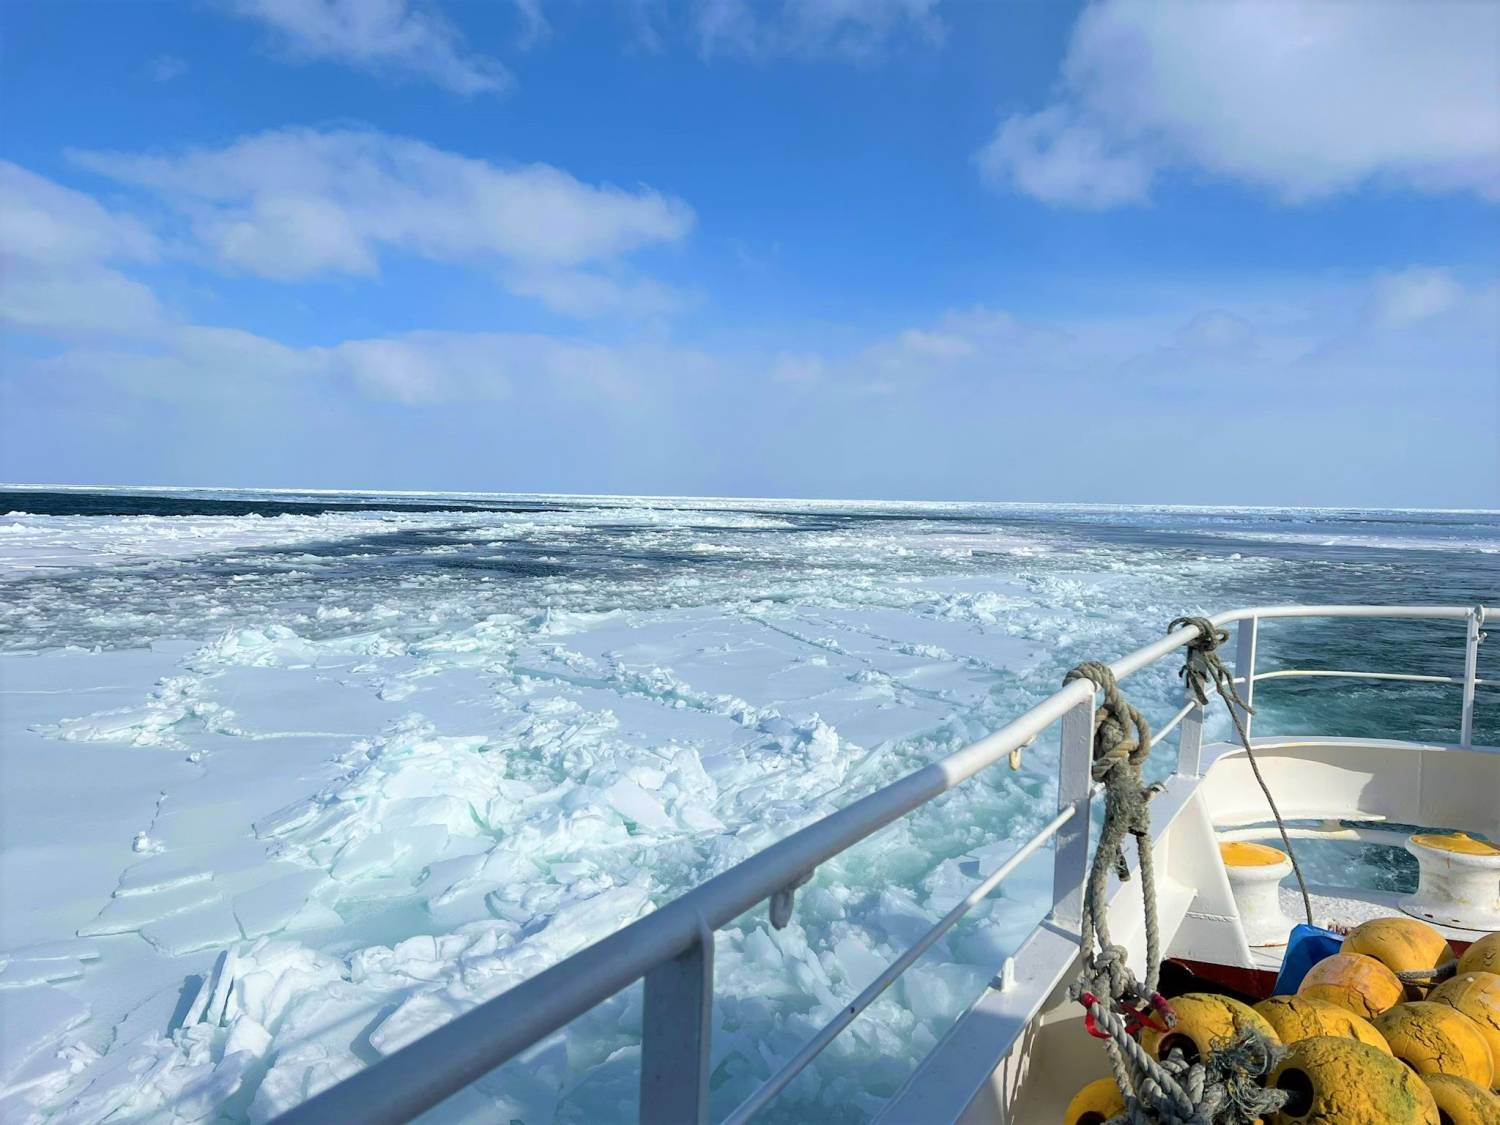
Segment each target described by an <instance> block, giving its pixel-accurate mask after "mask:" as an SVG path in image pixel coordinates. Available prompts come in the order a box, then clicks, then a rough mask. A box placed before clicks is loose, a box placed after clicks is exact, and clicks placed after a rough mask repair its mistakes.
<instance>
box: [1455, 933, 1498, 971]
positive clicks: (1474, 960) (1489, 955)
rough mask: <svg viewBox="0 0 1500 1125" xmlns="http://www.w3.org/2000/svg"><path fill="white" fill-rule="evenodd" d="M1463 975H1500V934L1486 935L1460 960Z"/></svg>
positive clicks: (1459, 968) (1460, 969)
mask: <svg viewBox="0 0 1500 1125" xmlns="http://www.w3.org/2000/svg"><path fill="white" fill-rule="evenodd" d="M1458 971H1459V972H1461V973H1500V933H1494V934H1485V935H1484V937H1482V938H1480V939H1479V940H1478V941H1476V942H1475V943H1474V944H1473V945H1471V946H1469V948H1468V949H1465V950H1464V951H1463V954H1462V955H1461V956H1460V957H1459V959H1458Z"/></svg>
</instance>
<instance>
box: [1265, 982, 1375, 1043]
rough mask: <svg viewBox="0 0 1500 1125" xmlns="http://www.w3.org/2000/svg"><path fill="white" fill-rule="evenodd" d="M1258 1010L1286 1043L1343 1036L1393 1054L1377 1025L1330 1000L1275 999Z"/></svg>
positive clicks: (1280, 997) (1285, 997) (1282, 997)
mask: <svg viewBox="0 0 1500 1125" xmlns="http://www.w3.org/2000/svg"><path fill="white" fill-rule="evenodd" d="M1255 1010H1256V1011H1257V1012H1259V1013H1260V1014H1261V1016H1262V1017H1263V1018H1264V1019H1265V1021H1266V1022H1267V1023H1268V1024H1270V1025H1271V1026H1272V1027H1274V1028H1275V1029H1276V1035H1277V1037H1278V1038H1280V1040H1281V1041H1282V1042H1283V1043H1295V1042H1297V1041H1298V1040H1299V1039H1311V1038H1312V1037H1313V1036H1315V1035H1342V1036H1344V1037H1345V1038H1346V1039H1358V1040H1359V1041H1360V1042H1361V1043H1363V1044H1365V1045H1366V1046H1369V1047H1374V1048H1375V1049H1376V1050H1377V1051H1383V1052H1385V1053H1386V1054H1387V1055H1388V1054H1390V1053H1391V1049H1390V1047H1388V1046H1386V1042H1385V1036H1383V1035H1381V1034H1380V1032H1378V1031H1376V1030H1375V1025H1374V1024H1372V1023H1371V1022H1370V1021H1369V1020H1366V1019H1361V1018H1360V1017H1359V1016H1356V1015H1355V1014H1354V1013H1353V1012H1351V1011H1349V1009H1348V1008H1340V1007H1339V1006H1338V1005H1337V1004H1330V1003H1329V1002H1328V1001H1326V1000H1314V999H1313V998H1312V997H1311V996H1273V997H1271V998H1270V999H1269V1000H1262V1001H1261V1002H1260V1003H1259V1004H1256V1005H1255Z"/></svg>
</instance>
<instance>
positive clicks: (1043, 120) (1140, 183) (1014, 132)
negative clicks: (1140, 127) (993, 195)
mask: <svg viewBox="0 0 1500 1125" xmlns="http://www.w3.org/2000/svg"><path fill="white" fill-rule="evenodd" d="M976 159H977V160H978V163H979V170H980V172H981V173H982V174H983V175H984V177H985V179H986V181H988V182H989V183H990V184H991V185H993V186H995V187H1014V188H1015V189H1016V190H1017V191H1020V192H1021V193H1023V194H1025V195H1030V196H1033V197H1034V198H1036V199H1042V200H1045V201H1047V202H1048V203H1063V204H1068V205H1069V206H1073V207H1088V208H1105V207H1117V206H1119V205H1120V204H1122V203H1138V202H1140V201H1142V200H1144V199H1145V198H1146V196H1147V194H1148V192H1149V191H1150V188H1151V179H1152V176H1153V175H1154V172H1155V169H1154V168H1153V167H1152V164H1151V162H1150V161H1149V160H1147V159H1145V158H1144V157H1143V156H1142V155H1141V154H1140V153H1139V152H1125V151H1119V150H1116V149H1115V148H1114V146H1113V145H1112V143H1111V141H1110V139H1109V137H1108V135H1107V134H1106V133H1105V131H1104V130H1103V129H1101V128H1100V127H1099V126H1098V125H1095V124H1092V123H1090V122H1088V121H1082V120H1079V118H1078V115H1077V114H1076V113H1074V112H1073V110H1071V109H1070V108H1068V107H1066V106H1060V105H1058V106H1052V107H1051V108H1049V109H1044V110H1041V111H1040V112H1038V113H1030V114H1015V115H1014V116H1012V117H1008V118H1006V119H1005V120H1004V121H1003V122H1001V124H1000V128H999V130H998V131H997V132H996V133H995V136H994V137H993V138H992V139H991V140H990V142H989V144H987V145H985V146H984V147H983V148H982V149H980V150H979V153H978V154H977V156H976Z"/></svg>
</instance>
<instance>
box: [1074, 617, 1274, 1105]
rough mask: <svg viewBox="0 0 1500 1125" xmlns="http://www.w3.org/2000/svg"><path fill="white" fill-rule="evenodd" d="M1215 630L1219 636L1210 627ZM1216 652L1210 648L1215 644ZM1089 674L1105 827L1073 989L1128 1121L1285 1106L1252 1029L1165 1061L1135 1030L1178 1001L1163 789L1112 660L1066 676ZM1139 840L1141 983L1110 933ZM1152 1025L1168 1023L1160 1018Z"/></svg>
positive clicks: (1264, 1046) (1087, 890) (1267, 1052)
mask: <svg viewBox="0 0 1500 1125" xmlns="http://www.w3.org/2000/svg"><path fill="white" fill-rule="evenodd" d="M1210 635H1212V634H1210ZM1210 651H1211V650H1210ZM1080 679H1081V680H1088V681H1089V682H1090V683H1092V684H1093V685H1094V686H1095V687H1096V688H1098V689H1099V691H1100V692H1102V693H1103V697H1104V698H1103V700H1102V702H1101V703H1100V705H1099V706H1098V707H1097V708H1096V709H1095V711H1094V744H1093V754H1092V758H1093V765H1092V769H1091V773H1092V775H1093V778H1094V780H1095V781H1098V782H1101V783H1102V784H1103V786H1104V824H1103V827H1102V828H1101V829H1100V836H1099V845H1098V848H1097V850H1096V851H1095V853H1094V858H1093V862H1092V863H1091V865H1090V867H1089V873H1088V880H1087V883H1086V884H1085V887H1084V897H1083V909H1082V912H1081V915H1080V935H1079V945H1080V950H1081V952H1082V957H1083V967H1082V969H1081V970H1080V971H1079V974H1078V979H1077V981H1076V982H1075V983H1074V985H1073V988H1072V990H1071V993H1070V994H1071V996H1072V997H1073V999H1075V1000H1077V1001H1078V1002H1079V1003H1080V1004H1082V1005H1083V1006H1084V1008H1085V1009H1086V1011H1087V1012H1088V1022H1089V1026H1090V1029H1091V1031H1093V1033H1094V1034H1095V1035H1097V1036H1098V1037H1100V1038H1102V1039H1103V1040H1104V1045H1105V1050H1106V1051H1107V1052H1108V1054H1109V1061H1110V1069H1111V1071H1112V1072H1113V1074H1114V1078H1115V1082H1116V1084H1117V1085H1118V1086H1119V1087H1120V1091H1121V1093H1122V1094H1124V1095H1125V1102H1126V1107H1127V1108H1126V1112H1125V1113H1124V1115H1122V1116H1121V1117H1118V1118H1116V1119H1115V1122H1118V1123H1123V1125H1146V1123H1161V1125H1210V1123H1218V1122H1223V1123H1234V1125H1240V1123H1248V1122H1251V1121H1254V1120H1255V1119H1256V1118H1257V1117H1259V1116H1261V1115H1263V1114H1265V1113H1269V1112H1272V1111H1274V1110H1276V1109H1279V1108H1280V1107H1281V1106H1282V1104H1283V1103H1284V1102H1285V1100H1286V1094H1285V1093H1283V1092H1282V1091H1280V1090H1268V1089H1265V1088H1264V1085H1263V1082H1264V1078H1265V1076H1266V1075H1267V1074H1268V1073H1269V1072H1270V1070H1271V1068H1272V1066H1274V1065H1275V1063H1276V1062H1277V1061H1279V1057H1280V1051H1279V1048H1277V1047H1276V1046H1275V1045H1274V1044H1272V1043H1271V1042H1269V1041H1268V1040H1266V1039H1265V1038H1264V1037H1262V1036H1260V1035H1258V1034H1257V1033H1255V1032H1253V1031H1247V1032H1245V1033H1244V1034H1242V1035H1240V1036H1239V1037H1237V1038H1236V1039H1235V1040H1234V1041H1233V1042H1232V1043H1228V1044H1225V1045H1223V1046H1222V1047H1221V1048H1220V1049H1218V1050H1215V1051H1214V1052H1212V1053H1211V1054H1210V1055H1209V1056H1208V1057H1207V1058H1206V1059H1202V1060H1195V1061H1192V1062H1188V1061H1186V1060H1185V1059H1183V1057H1182V1055H1181V1054H1180V1053H1176V1052H1172V1053H1169V1055H1168V1058H1167V1059H1165V1060H1160V1061H1159V1060H1157V1059H1155V1058H1152V1057H1151V1054H1150V1053H1149V1052H1148V1051H1147V1050H1146V1049H1145V1048H1144V1047H1143V1046H1142V1045H1141V1044H1140V1043H1139V1042H1138V1041H1137V1040H1136V1038H1135V1035H1134V1032H1135V1030H1136V1029H1137V1028H1138V1027H1140V1026H1141V1025H1142V1024H1143V1023H1151V1022H1152V1021H1153V1020H1154V1019H1155V1018H1157V1017H1158V1016H1159V1017H1160V1018H1162V1019H1164V1020H1165V1021H1166V1027H1167V1028H1170V1027H1171V1026H1172V1024H1173V1023H1174V1022H1175V1019H1176V1017H1175V1015H1174V1014H1173V1012H1172V1008H1171V1005H1170V1004H1169V1003H1168V1002H1167V1000H1166V999H1165V998H1164V997H1163V996H1162V995H1161V993H1160V992H1159V991H1157V986H1158V984H1159V981H1160V977H1161V931H1160V926H1159V923H1158V921H1157V916H1156V874H1155V866H1154V864H1153V862H1152V855H1151V813H1150V800H1151V798H1152V796H1154V795H1155V793H1156V791H1157V790H1156V788H1155V787H1154V786H1147V785H1146V784H1145V783H1144V780H1143V778H1142V776H1141V766H1142V765H1143V764H1144V763H1145V761H1146V757H1147V755H1148V754H1149V753H1150V751H1151V727H1150V724H1149V723H1148V722H1147V721H1146V718H1145V716H1144V715H1142V714H1141V713H1140V712H1139V711H1138V710H1136V708H1135V707H1133V706H1132V705H1131V704H1130V702H1129V701H1128V700H1127V699H1126V698H1125V697H1124V695H1123V694H1122V693H1121V691H1120V688H1119V684H1118V683H1117V682H1116V681H1115V675H1114V673H1113V672H1112V671H1111V670H1110V668H1109V666H1108V665H1106V664H1101V663H1098V662H1095V661H1087V662H1085V663H1083V664H1080V665H1078V666H1077V667H1076V668H1074V669H1073V670H1072V671H1071V672H1069V673H1068V674H1067V677H1066V678H1065V680H1064V682H1065V683H1071V682H1073V681H1074V680H1080ZM1127 836H1133V837H1135V850H1136V856H1137V859H1138V865H1139V868H1140V873H1141V898H1142V906H1143V908H1144V917H1145V924H1146V979H1145V980H1144V981H1138V980H1136V978H1135V976H1134V974H1133V973H1131V971H1130V969H1129V967H1128V965H1127V964H1126V957H1127V951H1126V950H1125V948H1124V947H1123V946H1120V945H1116V944H1114V943H1113V942H1112V941H1111V940H1110V934H1109V921H1108V914H1107V909H1108V891H1109V875H1110V872H1111V870H1113V871H1114V872H1115V873H1116V874H1117V875H1118V876H1119V878H1120V880H1121V882H1125V881H1127V880H1128V879H1129V878H1130V871H1129V868H1128V867H1127V865H1126V861H1125V838H1126V837H1127ZM1154 1026H1161V1025H1159V1024H1157V1025H1154Z"/></svg>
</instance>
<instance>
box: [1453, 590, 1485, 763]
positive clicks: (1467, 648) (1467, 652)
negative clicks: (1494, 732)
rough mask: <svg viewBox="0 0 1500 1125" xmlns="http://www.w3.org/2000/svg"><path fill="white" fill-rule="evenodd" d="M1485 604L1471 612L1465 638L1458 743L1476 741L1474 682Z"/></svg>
mask: <svg viewBox="0 0 1500 1125" xmlns="http://www.w3.org/2000/svg"><path fill="white" fill-rule="evenodd" d="M1483 623H1484V606H1482V605H1480V606H1475V607H1474V609H1473V611H1472V612H1471V613H1470V614H1469V628H1468V635H1467V636H1466V637H1465V638H1464V702H1463V712H1462V714H1461V715H1460V717H1459V721H1458V744H1459V745H1460V746H1472V745H1473V743H1474V683H1475V681H1476V680H1478V679H1479V641H1480V639H1481V638H1482V637H1483V636H1484V633H1483V632H1482V631H1481V630H1480V626H1481V625H1482V624H1483Z"/></svg>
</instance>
